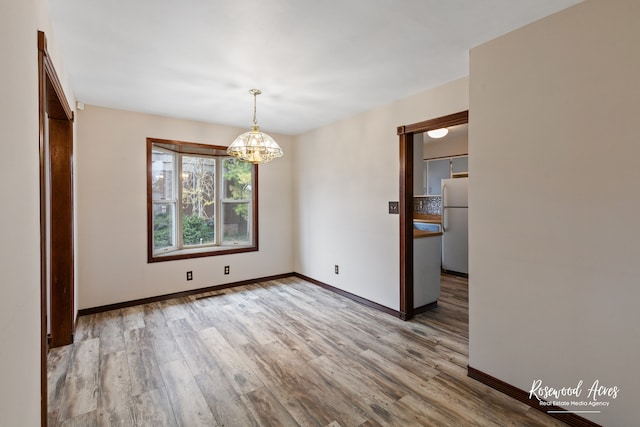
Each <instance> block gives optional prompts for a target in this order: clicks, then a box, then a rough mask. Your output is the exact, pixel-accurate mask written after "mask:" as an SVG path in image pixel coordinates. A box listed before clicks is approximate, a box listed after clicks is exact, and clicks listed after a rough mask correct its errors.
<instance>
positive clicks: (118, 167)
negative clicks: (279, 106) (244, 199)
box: [77, 105, 293, 308]
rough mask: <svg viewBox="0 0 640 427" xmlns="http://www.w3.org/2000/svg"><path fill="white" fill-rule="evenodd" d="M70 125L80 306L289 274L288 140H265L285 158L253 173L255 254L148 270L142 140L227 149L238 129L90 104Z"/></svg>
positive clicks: (175, 263) (158, 265)
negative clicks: (73, 127)
mask: <svg viewBox="0 0 640 427" xmlns="http://www.w3.org/2000/svg"><path fill="white" fill-rule="evenodd" d="M77 121H78V150H77V157H78V158H77V168H78V172H77V183H78V184H77V185H78V193H79V197H78V219H79V220H78V259H77V262H78V283H79V295H78V298H79V307H80V308H88V307H96V306H101V305H105V304H112V303H117V302H122V301H130V300H134V299H138V298H145V297H151V296H156V295H163V294H168V293H173V292H180V291H185V290H190V289H197V288H202V287H208V286H214V285H219V284H224V283H230V282H235V281H239V280H246V279H253V278H259V277H265V276H270V275H275V274H281V273H289V272H291V271H293V255H292V247H293V241H292V239H293V237H292V236H293V230H292V227H291V224H292V221H293V220H292V217H293V214H292V211H293V208H292V201H291V197H292V186H291V181H292V177H291V162H292V158H293V154H292V151H293V149H292V144H291V141H292V137H289V136H283V135H277V134H273V135H272V136H273V137H274V138H275V139H276V140H277V141H278V143H279V144H280V145H281V146H282V148H283V150H284V152H285V155H284V157H282V158H280V159H277V160H274V161H273V162H271V163H269V164H267V165H263V166H260V168H259V179H260V186H259V198H260V200H259V221H260V222H259V225H260V250H259V251H258V252H249V253H243V254H235V255H222V256H216V257H206V258H196V259H191V260H179V261H168V262H160V263H153V264H148V263H147V234H146V233H147V216H146V215H147V213H146V212H147V205H146V194H147V193H146V191H147V187H146V185H147V181H146V138H147V137H156V138H165V139H176V140H180V141H190V142H199V143H207V144H215V145H228V144H230V143H231V142H232V141H233V140H234V139H235V137H236V136H238V135H239V134H240V133H242V132H244V131H246V129H240V128H233V127H228V126H221V125H212V124H206V123H200V122H192V121H187V120H180V119H171V118H167V117H160V116H154V115H149V114H141V113H132V112H127V111H121V110H112V109H107V108H100V107H94V106H90V105H88V106H86V107H85V110H84V111H79V112H78V120H77ZM225 265H229V266H230V270H231V274H229V275H224V274H223V268H224V266H225ZM188 270H191V271H193V281H189V282H187V281H186V278H185V275H186V271H188Z"/></svg>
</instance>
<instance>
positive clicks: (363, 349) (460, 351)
mask: <svg viewBox="0 0 640 427" xmlns="http://www.w3.org/2000/svg"><path fill="white" fill-rule="evenodd" d="M442 288H443V292H442V298H441V300H440V302H439V307H438V308H437V309H436V310H434V311H432V312H428V313H423V314H421V315H419V316H417V317H416V318H415V319H414V320H412V321H410V322H403V321H401V320H399V319H396V318H394V317H392V316H390V315H388V314H384V313H381V312H379V311H376V310H373V309H370V308H368V307H364V306H362V305H359V304H357V303H355V302H352V301H350V300H348V299H345V298H343V297H341V296H339V295H336V294H334V293H332V292H329V291H327V290H324V289H322V288H320V287H318V286H316V285H313V284H309V283H307V282H305V281H302V280H300V279H295V278H290V279H283V280H277V281H270V282H265V283H261V284H258V285H250V286H242V287H239V288H234V289H226V290H223V291H219V292H213V293H209V294H204V295H207V296H210V297H208V298H202V299H199V298H196V297H188V298H179V299H174V300H170V301H165V302H159V303H153V304H147V305H144V306H138V307H132V308H127V309H122V310H115V311H111V312H107V313H101V314H97V315H92V316H83V317H81V318H80V319H79V320H78V326H77V330H76V337H75V343H74V344H73V345H70V346H66V347H62V348H58V349H55V350H52V351H51V353H50V355H49V359H48V363H49V375H48V384H49V423H50V426H58V425H59V426H94V425H96V426H97V425H101V426H102V425H111V426H153V427H157V426H187V427H196V426H215V425H218V426H227V427H230V426H241V427H247V426H297V425H300V426H330V427H339V426H342V427H347V426H446V425H450V426H561V425H563V424H562V423H560V422H558V421H556V420H554V419H552V418H550V417H548V416H547V415H545V414H543V413H541V412H539V411H536V410H533V409H530V408H529V407H527V406H526V405H524V404H522V403H520V402H517V401H516V400H513V399H511V398H509V397H507V396H505V395H503V394H501V393H498V392H496V391H494V390H493V389H491V388H489V387H487V386H485V385H483V384H481V383H479V382H476V381H475V380H472V379H470V378H468V377H467V375H466V366H467V363H468V359H467V356H468V320H467V308H468V305H467V281H466V280H464V279H460V278H456V277H453V276H443V280H442Z"/></svg>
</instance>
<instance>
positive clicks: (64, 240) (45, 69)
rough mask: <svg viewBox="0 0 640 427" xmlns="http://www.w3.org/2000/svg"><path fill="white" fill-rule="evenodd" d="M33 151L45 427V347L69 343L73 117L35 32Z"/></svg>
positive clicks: (71, 318) (44, 46)
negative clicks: (36, 150)
mask: <svg viewBox="0 0 640 427" xmlns="http://www.w3.org/2000/svg"><path fill="white" fill-rule="evenodd" d="M38 97H39V111H38V126H39V133H38V139H39V141H38V146H39V157H40V166H39V168H40V326H41V342H40V344H41V348H40V381H41V382H40V389H41V396H40V397H41V425H43V426H46V425H47V353H48V350H49V346H51V347H58V346H63V345H67V344H71V343H72V342H73V330H74V318H75V313H74V270H75V268H74V265H75V264H74V263H75V261H74V238H73V211H74V209H73V119H74V117H73V111H72V110H71V108H70V106H69V104H68V102H67V98H66V97H65V95H64V92H63V90H62V85H61V84H60V80H59V79H58V76H57V74H56V71H55V69H54V67H53V63H52V62H51V58H50V56H49V53H48V52H47V39H46V36H45V34H44V33H43V32H42V31H38Z"/></svg>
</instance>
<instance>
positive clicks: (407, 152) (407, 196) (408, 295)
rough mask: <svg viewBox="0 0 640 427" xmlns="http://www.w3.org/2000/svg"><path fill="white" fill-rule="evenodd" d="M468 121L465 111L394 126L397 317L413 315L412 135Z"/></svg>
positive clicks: (405, 317) (404, 318)
mask: <svg viewBox="0 0 640 427" xmlns="http://www.w3.org/2000/svg"><path fill="white" fill-rule="evenodd" d="M468 122H469V111H468V110H467V111H461V112H459V113H455V114H450V115H448V116H443V117H438V118H436V119H431V120H426V121H424V122H419V123H413V124H410V125H405V126H398V137H399V139H400V318H401V319H403V320H409V319H411V318H412V317H413V314H414V310H413V168H414V164H413V135H415V134H418V133H423V132H426V131H429V130H433V129H439V128H443V127H449V126H455V125H461V124H465V123H468Z"/></svg>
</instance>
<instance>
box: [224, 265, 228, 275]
mask: <svg viewBox="0 0 640 427" xmlns="http://www.w3.org/2000/svg"><path fill="white" fill-rule="evenodd" d="M224 274H229V266H228V265H225V266H224Z"/></svg>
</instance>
